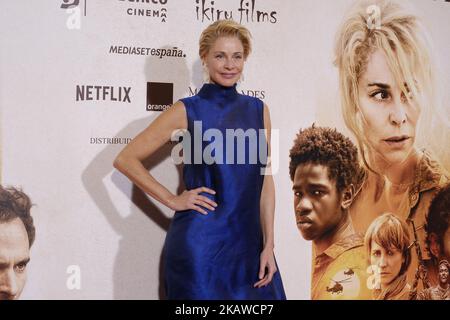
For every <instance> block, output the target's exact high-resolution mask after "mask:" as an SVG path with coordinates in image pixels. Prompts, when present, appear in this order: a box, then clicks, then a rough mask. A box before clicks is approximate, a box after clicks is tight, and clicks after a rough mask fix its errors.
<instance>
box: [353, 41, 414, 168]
mask: <svg viewBox="0 0 450 320" xmlns="http://www.w3.org/2000/svg"><path fill="white" fill-rule="evenodd" d="M358 91H359V105H360V110H361V113H362V116H363V119H364V120H363V122H364V130H365V135H366V138H367V140H368V142H369V148H370V150H371V151H372V152H374V154H375V155H376V156H377V159H379V158H380V157H381V159H383V160H384V161H386V162H387V163H388V164H398V163H401V162H403V161H404V160H406V158H407V157H408V156H409V155H410V154H411V153H412V151H413V150H414V148H413V146H414V140H415V133H416V124H417V120H418V118H419V114H420V111H419V108H418V107H417V106H416V105H415V104H414V103H413V104H410V103H409V102H408V100H407V99H406V97H405V95H404V94H403V92H402V91H401V89H400V87H399V86H398V84H397V83H396V81H395V78H394V75H393V74H392V73H391V71H390V69H389V66H388V61H387V59H386V56H385V54H384V52H383V51H381V50H380V49H377V50H376V51H375V52H373V53H372V54H371V55H370V56H369V60H368V64H367V68H366V70H365V72H364V73H363V74H362V75H361V77H360V78H359V81H358Z"/></svg>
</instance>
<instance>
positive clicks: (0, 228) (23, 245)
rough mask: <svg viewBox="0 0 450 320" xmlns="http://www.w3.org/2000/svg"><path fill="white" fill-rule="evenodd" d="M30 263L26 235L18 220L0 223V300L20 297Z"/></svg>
mask: <svg viewBox="0 0 450 320" xmlns="http://www.w3.org/2000/svg"><path fill="white" fill-rule="evenodd" d="M29 261H30V249H29V243H28V235H27V231H26V229H25V226H24V225H23V223H22V221H21V220H20V219H19V218H15V219H13V220H11V221H8V222H3V223H0V300H15V299H18V298H19V297H20V294H21V293H22V290H23V288H24V286H25V282H26V279H27V272H26V271H27V270H26V267H27V264H28V262H29Z"/></svg>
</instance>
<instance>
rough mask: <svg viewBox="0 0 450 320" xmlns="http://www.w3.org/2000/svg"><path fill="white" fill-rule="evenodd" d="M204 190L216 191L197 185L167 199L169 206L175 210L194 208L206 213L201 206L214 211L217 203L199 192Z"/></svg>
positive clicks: (208, 191)
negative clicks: (197, 186)
mask: <svg viewBox="0 0 450 320" xmlns="http://www.w3.org/2000/svg"><path fill="white" fill-rule="evenodd" d="M202 192H206V193H210V194H216V192H215V191H214V190H212V189H209V188H206V187H199V188H196V189H192V190H185V191H183V193H182V194H180V195H178V196H173V197H172V198H171V199H170V200H169V207H170V208H171V209H172V210H175V211H183V210H189V209H192V210H195V211H198V212H199V213H201V214H204V215H206V214H208V212H206V210H204V209H203V208H202V207H204V208H206V209H208V210H211V211H214V210H215V207H217V203H215V202H214V201H213V200H211V199H209V198H208V197H205V196H202V195H200V193H202Z"/></svg>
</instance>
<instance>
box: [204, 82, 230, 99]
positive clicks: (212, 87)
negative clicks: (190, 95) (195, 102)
mask: <svg viewBox="0 0 450 320" xmlns="http://www.w3.org/2000/svg"><path fill="white" fill-rule="evenodd" d="M198 95H199V96H200V97H202V98H206V99H207V98H214V99H232V98H235V97H237V95H238V92H237V90H236V84H234V85H233V86H231V87H225V86H221V85H219V84H216V83H205V84H204V85H203V87H202V88H201V89H200V91H199V92H198Z"/></svg>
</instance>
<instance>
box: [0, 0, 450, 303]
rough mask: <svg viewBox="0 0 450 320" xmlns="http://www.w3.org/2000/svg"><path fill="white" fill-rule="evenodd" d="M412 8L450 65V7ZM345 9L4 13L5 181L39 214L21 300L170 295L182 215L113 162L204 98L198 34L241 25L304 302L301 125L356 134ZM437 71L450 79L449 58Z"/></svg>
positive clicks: (123, 2) (184, 4)
mask: <svg viewBox="0 0 450 320" xmlns="http://www.w3.org/2000/svg"><path fill="white" fill-rule="evenodd" d="M416 2H417V5H418V7H419V9H420V8H429V10H428V12H427V14H428V15H427V16H425V20H426V21H425V22H426V23H428V24H430V25H431V29H432V30H431V33H432V34H433V36H435V38H436V39H435V41H434V43H435V44H436V47H437V49H438V50H437V52H438V56H439V57H440V58H445V57H448V56H449V55H450V47H449V46H448V45H447V44H448V40H447V37H446V33H447V31H446V30H449V29H450V19H448V17H449V15H450V5H449V4H448V3H445V2H444V1H442V2H439V1H429V3H424V2H423V1H422V2H421V1H414V3H416ZM351 3H352V1H351V0H341V1H323V2H320V3H318V2H316V1H312V0H302V1H297V0H289V1H277V0H265V1H263V0H186V1H185V0H183V1H177V0H141V1H138V0H134V1H133V0H111V1H95V0H60V1H44V2H41V1H39V2H38V1H35V2H30V3H26V4H25V3H22V2H21V1H6V2H2V4H1V5H0V10H1V11H2V12H7V13H8V14H6V15H5V19H2V20H3V21H1V22H0V23H1V25H0V26H1V27H2V30H4V31H5V34H7V35H8V36H7V37H4V38H5V41H4V43H2V49H1V56H0V57H1V60H0V69H1V70H2V72H1V75H0V77H1V78H0V83H1V84H2V85H1V87H2V88H1V89H0V102H1V108H2V114H1V121H2V123H1V126H0V130H1V139H2V141H1V146H0V148H1V153H0V156H1V159H0V165H1V179H2V181H1V182H2V184H4V185H16V186H17V185H18V186H21V187H22V188H23V190H24V191H25V192H26V193H27V194H29V195H30V197H31V199H32V201H33V203H34V204H35V206H34V207H33V209H32V214H33V216H34V218H35V223H36V241H35V243H34V245H33V247H32V249H31V253H32V256H31V262H30V264H29V266H28V282H27V285H26V287H25V290H24V292H23V294H22V298H24V299H161V298H164V290H163V287H164V282H163V268H162V248H163V244H164V239H165V235H166V232H167V230H168V227H169V224H170V219H171V217H172V215H173V212H172V211H171V210H169V209H168V208H166V207H164V206H162V205H160V204H159V203H158V202H156V201H154V200H152V199H150V198H149V197H148V196H146V195H145V194H143V193H142V192H141V191H140V190H139V189H138V188H137V187H135V186H133V185H132V184H131V183H130V182H129V181H128V180H127V178H126V177H124V176H123V175H121V174H120V173H119V172H117V171H116V170H114V169H113V166H112V163H113V160H114V158H115V157H116V155H117V154H118V152H120V150H121V149H122V148H123V147H124V146H125V145H126V144H127V143H129V142H130V141H131V139H132V138H134V137H135V136H136V135H137V134H138V133H139V132H140V131H142V130H143V129H144V128H146V127H147V126H148V125H149V124H151V123H152V121H153V120H154V119H155V118H156V117H157V116H158V115H160V114H161V112H162V111H163V110H166V109H167V108H169V107H170V105H171V104H172V103H173V102H175V101H177V100H178V99H180V98H182V97H186V96H192V95H194V94H196V93H197V92H198V90H199V89H200V88H201V86H202V83H203V81H202V66H201V61H200V59H199V58H198V38H199V36H200V33H201V31H202V30H203V29H204V28H205V27H206V26H207V25H209V24H210V23H212V22H214V21H216V20H218V19H222V18H232V19H234V20H236V21H238V22H240V23H242V24H244V25H246V26H247V27H248V28H249V30H250V31H251V32H252V36H253V50H252V53H251V55H250V56H249V58H248V61H247V63H246V65H245V70H244V74H245V80H244V81H242V82H241V83H239V85H238V91H239V92H240V93H242V94H246V95H249V96H253V97H257V98H260V99H261V100H263V101H264V103H266V104H267V105H268V106H269V109H270V110H271V120H272V127H273V128H275V129H278V130H279V137H280V138H279V141H278V142H277V143H279V148H278V150H279V157H278V158H279V160H278V161H279V167H280V168H279V170H278V173H277V174H276V175H275V177H274V178H275V183H276V190H277V191H276V192H277V197H276V199H277V204H276V205H277V209H276V217H275V234H276V235H275V242H276V251H275V253H276V256H277V262H278V265H279V267H280V270H281V272H282V277H283V280H284V285H285V290H286V294H287V296H288V298H289V299H309V284H310V270H311V259H310V257H311V248H310V243H307V242H306V241H304V240H303V239H302V238H301V237H300V235H299V234H298V231H297V228H296V225H295V219H294V213H293V209H292V201H293V198H292V195H291V193H292V192H291V182H290V180H289V174H288V161H289V159H288V152H289V148H290V147H291V143H292V141H293V139H294V137H295V134H296V132H297V131H298V129H299V128H301V127H306V126H309V125H311V124H312V123H313V122H315V121H317V118H318V117H320V115H322V114H324V113H326V114H327V116H328V117H327V118H328V119H330V118H331V119H335V121H332V122H331V123H324V124H325V125H333V124H334V125H335V126H337V127H338V128H340V129H341V130H342V131H343V132H345V133H347V134H348V132H347V131H345V129H343V128H344V126H343V121H342V120H341V118H340V109H339V105H338V99H339V98H338V94H337V86H338V84H337V72H336V70H335V68H334V67H333V64H332V61H333V57H332V50H333V39H334V32H335V30H336V28H337V26H338V25H339V23H340V21H341V18H342V16H343V14H344V13H345V10H346V9H347V8H348V6H349V5H350V4H351ZM434 15H435V16H434ZM19 22H20V23H19ZM443 30H445V32H444V31H443ZM443 61H446V60H445V59H443ZM442 72H444V73H445V74H447V75H448V74H450V67H449V65H448V63H447V62H445V64H443V65H442ZM446 79H447V80H449V79H448V77H447V78H446ZM144 106H145V107H144ZM173 145H174V144H173V143H172V142H168V143H167V144H166V145H165V146H164V147H163V148H162V150H161V152H160V153H158V156H156V157H153V158H151V159H148V160H147V161H146V163H145V166H146V168H148V169H149V170H151V172H152V174H153V175H154V176H155V177H156V178H157V179H160V180H161V181H162V182H163V183H164V185H165V186H166V187H167V188H168V189H169V190H170V191H172V192H174V193H176V192H180V191H181V190H183V185H182V167H181V166H180V165H176V164H175V163H174V162H173V160H172V159H171V157H170V153H171V148H172V147H173ZM299 270H301V272H299ZM73 283H76V285H73Z"/></svg>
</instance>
